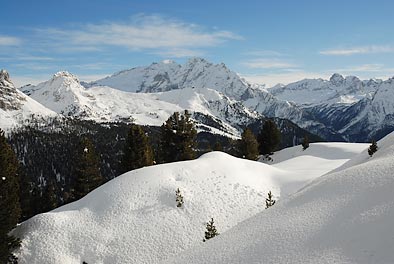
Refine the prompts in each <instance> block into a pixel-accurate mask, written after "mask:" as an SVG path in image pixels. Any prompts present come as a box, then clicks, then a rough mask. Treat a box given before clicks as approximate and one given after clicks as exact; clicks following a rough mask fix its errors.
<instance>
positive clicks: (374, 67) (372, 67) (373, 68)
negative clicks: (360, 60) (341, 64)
mask: <svg viewBox="0 0 394 264" xmlns="http://www.w3.org/2000/svg"><path fill="white" fill-rule="evenodd" d="M384 70H385V69H384V65H383V64H362V65H356V66H350V67H348V68H342V69H336V70H333V72H334V71H335V72H347V73H351V72H381V71H384Z"/></svg>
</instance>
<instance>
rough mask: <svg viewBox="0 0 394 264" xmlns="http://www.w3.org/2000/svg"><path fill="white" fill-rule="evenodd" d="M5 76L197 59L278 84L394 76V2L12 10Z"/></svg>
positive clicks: (3, 50)
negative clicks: (332, 77) (338, 75)
mask: <svg viewBox="0 0 394 264" xmlns="http://www.w3.org/2000/svg"><path fill="white" fill-rule="evenodd" d="M1 9H2V19H1V20H2V22H1V23H0V68H5V69H7V70H8V71H9V72H10V74H11V77H12V78H13V80H14V82H15V83H16V85H22V84H25V83H29V82H31V83H37V82H39V81H43V80H47V79H49V78H50V77H51V75H52V74H54V73H55V72H57V71H60V70H68V71H70V72H72V73H74V74H76V75H78V76H79V77H80V79H82V80H95V79H98V78H100V77H103V76H106V75H109V74H112V73H114V72H116V71H119V70H123V69H127V68H132V67H136V66H143V65H149V64H150V63H152V62H155V61H161V60H164V59H172V60H175V61H177V62H179V63H184V62H185V61H186V60H187V59H188V58H190V57H195V56H198V57H203V58H206V59H208V60H209V61H212V62H214V63H220V62H224V63H225V64H226V65H227V66H228V67H229V68H230V69H232V70H234V71H236V72H238V73H239V74H240V75H241V76H244V77H245V78H247V79H248V80H250V81H252V82H259V83H266V84H268V85H272V84H275V83H278V82H282V83H288V82H291V81H296V80H299V79H303V78H313V77H323V78H328V77H329V76H330V75H331V74H332V73H334V72H339V73H341V74H344V75H356V76H360V77H361V78H388V77H392V76H394V34H393V30H394V16H393V15H392V13H393V10H394V1H390V0H386V1H382V0H374V1H363V0H359V1H356V0H348V1H344V0H342V1H337V0H331V1H314V0H309V1H306V0H298V1H295V0H286V1H284V0H282V1H281V0H277V1H265V0H259V1H258V0H256V1H250V0H244V1H230V0H227V1H213V0H211V1H205V0H199V1H186V0H182V1H180V0H169V1H148V0H147V1H120V0H119V1H117V0H112V1H106V0H105V1H100V0H96V1H87V0H79V1H74V0H71V1H62V2H60V1H50V0H47V1H40V0H37V1H27V0H19V1H5V2H4V3H2V5H1Z"/></svg>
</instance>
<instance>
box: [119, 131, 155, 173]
mask: <svg viewBox="0 0 394 264" xmlns="http://www.w3.org/2000/svg"><path fill="white" fill-rule="evenodd" d="M123 153H124V154H123V158H122V162H121V172H122V173H125V172H128V171H131V170H134V169H138V168H142V167H145V166H150V165H153V160H154V157H153V149H152V146H151V145H150V143H149V138H148V136H147V135H146V134H145V132H144V130H143V129H142V127H141V126H138V125H136V124H132V125H131V127H130V130H129V133H128V135H127V139H126V143H125V147H124V150H123Z"/></svg>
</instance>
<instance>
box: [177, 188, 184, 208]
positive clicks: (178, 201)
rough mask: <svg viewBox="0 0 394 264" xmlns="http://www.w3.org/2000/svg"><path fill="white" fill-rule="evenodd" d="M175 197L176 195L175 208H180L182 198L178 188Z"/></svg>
mask: <svg viewBox="0 0 394 264" xmlns="http://www.w3.org/2000/svg"><path fill="white" fill-rule="evenodd" d="M175 195H176V199H175V201H176V207H182V205H183V196H182V194H181V191H180V190H179V188H178V189H176V191H175Z"/></svg>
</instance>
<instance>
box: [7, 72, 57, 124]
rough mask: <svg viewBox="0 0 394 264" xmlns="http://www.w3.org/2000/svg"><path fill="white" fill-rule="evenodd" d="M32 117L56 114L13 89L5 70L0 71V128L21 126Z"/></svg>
mask: <svg viewBox="0 0 394 264" xmlns="http://www.w3.org/2000/svg"><path fill="white" fill-rule="evenodd" d="M32 115H34V116H35V118H39V117H44V118H45V117H48V116H56V113H55V112H53V111H51V110H49V109H48V108H46V107H44V106H43V105H41V104H40V103H38V102H36V101H35V100H33V99H31V98H30V97H28V96H26V95H25V94H23V93H22V92H21V91H19V90H18V89H16V88H15V86H14V84H13V83H12V81H11V80H10V77H9V74H8V72H7V71H5V70H1V71H0V128H1V129H3V130H6V131H7V130H10V129H11V128H13V127H15V126H18V125H20V124H22V123H23V122H24V121H25V120H26V119H30V118H31V117H32Z"/></svg>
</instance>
